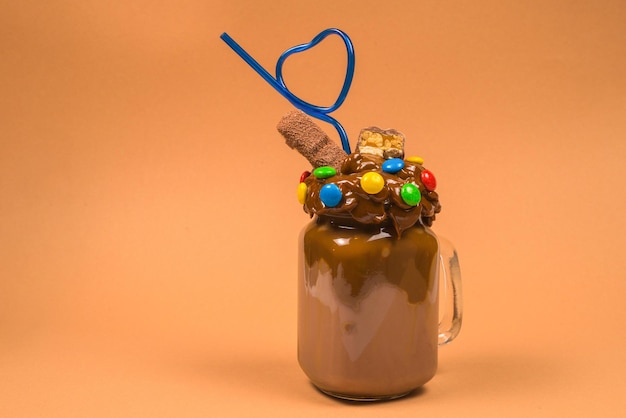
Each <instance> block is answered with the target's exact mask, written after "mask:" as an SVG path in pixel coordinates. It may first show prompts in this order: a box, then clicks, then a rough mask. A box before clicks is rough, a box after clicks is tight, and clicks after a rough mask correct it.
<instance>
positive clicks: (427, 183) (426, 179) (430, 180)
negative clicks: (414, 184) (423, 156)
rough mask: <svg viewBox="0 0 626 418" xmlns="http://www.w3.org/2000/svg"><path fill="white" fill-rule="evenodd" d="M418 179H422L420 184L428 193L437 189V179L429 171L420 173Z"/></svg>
mask: <svg viewBox="0 0 626 418" xmlns="http://www.w3.org/2000/svg"><path fill="white" fill-rule="evenodd" d="M420 178H421V179H422V183H424V187H426V189H427V190H428V191H431V192H432V191H433V190H435V189H436V188H437V179H436V178H435V175H434V174H433V173H431V172H430V171H429V170H424V171H422V174H420Z"/></svg>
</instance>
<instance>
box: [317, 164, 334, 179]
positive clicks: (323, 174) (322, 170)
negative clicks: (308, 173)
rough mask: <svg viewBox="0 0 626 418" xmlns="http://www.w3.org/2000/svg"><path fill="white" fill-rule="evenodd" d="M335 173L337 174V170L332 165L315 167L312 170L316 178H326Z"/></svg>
mask: <svg viewBox="0 0 626 418" xmlns="http://www.w3.org/2000/svg"><path fill="white" fill-rule="evenodd" d="M335 174H337V170H335V169H334V168H333V167H328V166H322V167H317V168H316V169H315V170H313V175H314V176H315V177H317V178H318V179H327V178H329V177H332V176H334V175H335Z"/></svg>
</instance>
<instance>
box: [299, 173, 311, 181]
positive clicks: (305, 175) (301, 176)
mask: <svg viewBox="0 0 626 418" xmlns="http://www.w3.org/2000/svg"><path fill="white" fill-rule="evenodd" d="M310 175H311V172H310V171H304V172H302V174H300V183H302V182H303V181H304V180H306V178H307V177H309V176H310Z"/></svg>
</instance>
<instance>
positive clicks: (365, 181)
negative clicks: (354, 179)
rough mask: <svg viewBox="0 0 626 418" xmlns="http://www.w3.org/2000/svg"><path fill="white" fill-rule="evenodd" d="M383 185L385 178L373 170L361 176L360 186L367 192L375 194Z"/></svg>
mask: <svg viewBox="0 0 626 418" xmlns="http://www.w3.org/2000/svg"><path fill="white" fill-rule="evenodd" d="M383 187H385V179H384V178H383V176H381V175H380V174H378V173H377V172H375V171H369V172H367V173H365V174H363V177H361V188H362V189H363V190H365V192H366V193H368V194H376V193H378V192H380V191H381V190H382V189H383Z"/></svg>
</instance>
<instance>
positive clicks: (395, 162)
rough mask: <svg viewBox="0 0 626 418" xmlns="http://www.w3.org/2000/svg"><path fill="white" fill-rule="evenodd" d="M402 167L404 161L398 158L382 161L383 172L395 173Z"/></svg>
mask: <svg viewBox="0 0 626 418" xmlns="http://www.w3.org/2000/svg"><path fill="white" fill-rule="evenodd" d="M403 168H404V161H403V160H402V159H400V158H390V159H388V160H387V161H385V162H384V163H383V171H384V172H385V173H390V174H395V173H397V172H398V171H400V170H402V169H403Z"/></svg>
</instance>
